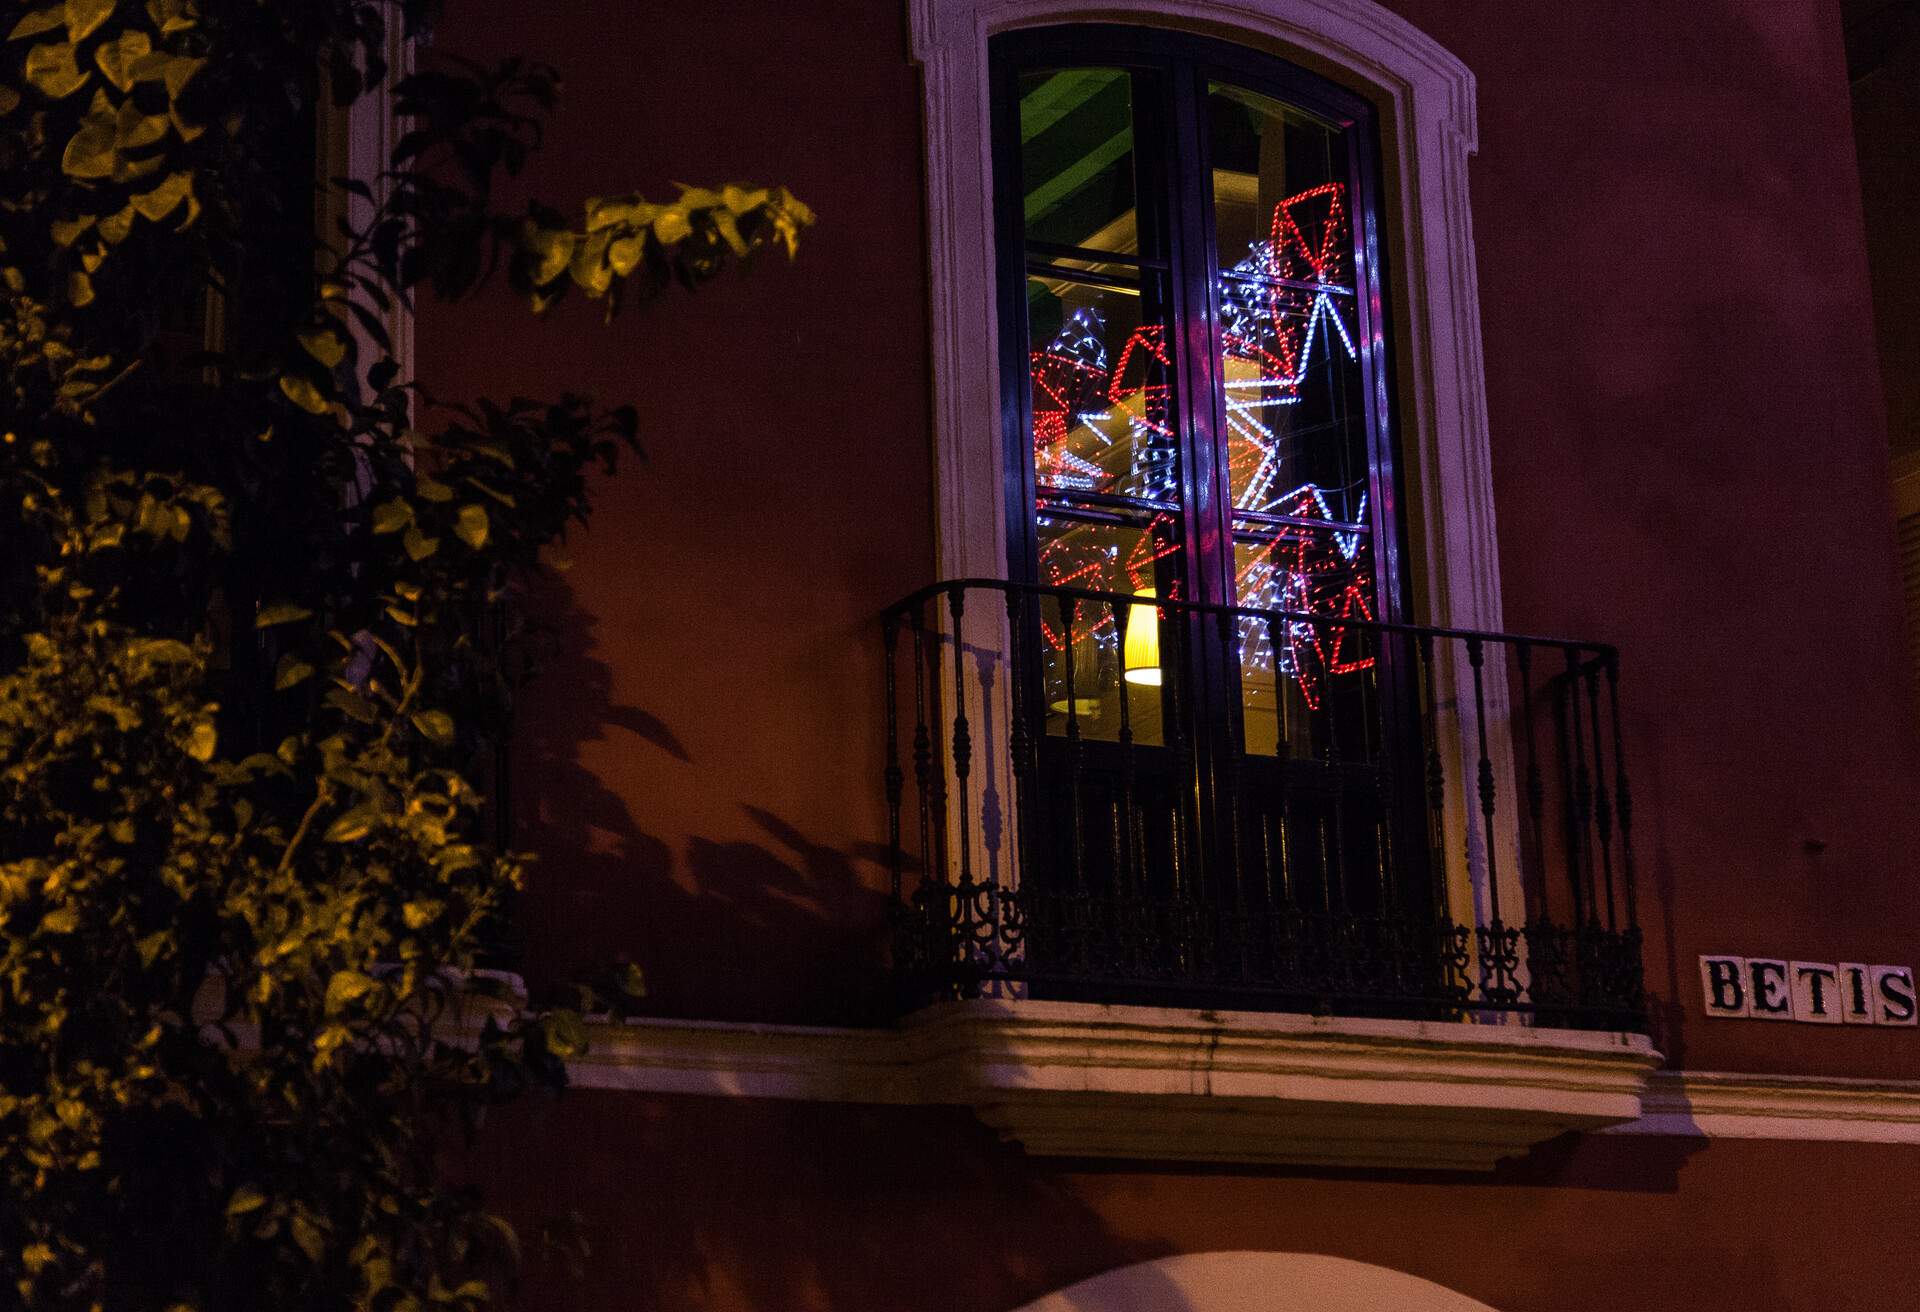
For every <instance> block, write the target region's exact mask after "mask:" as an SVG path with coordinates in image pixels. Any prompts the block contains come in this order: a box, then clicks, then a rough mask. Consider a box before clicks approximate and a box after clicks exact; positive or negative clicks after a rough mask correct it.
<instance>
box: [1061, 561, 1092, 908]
mask: <svg viewBox="0 0 1920 1312" xmlns="http://www.w3.org/2000/svg"><path fill="white" fill-rule="evenodd" d="M1078 609H1079V603H1078V602H1077V601H1076V600H1075V599H1074V598H1072V597H1062V598H1061V599H1060V620H1061V623H1062V624H1063V625H1064V626H1065V630H1066V639H1065V643H1066V648H1065V656H1066V667H1067V814H1068V816H1069V817H1070V820H1069V829H1070V830H1071V842H1070V845H1069V850H1068V864H1069V867H1070V868H1071V870H1072V872H1073V887H1074V891H1075V892H1077V893H1085V892H1086V891H1087V867H1086V860H1085V855H1086V854H1085V842H1086V839H1085V822H1084V819H1083V817H1082V815H1081V813H1080V768H1081V747H1080V692H1079V689H1078V688H1077V687H1075V686H1074V677H1073V645H1074V642H1075V641H1076V639H1075V638H1074V634H1073V621H1074V617H1075V614H1076V612H1077V611H1078Z"/></svg>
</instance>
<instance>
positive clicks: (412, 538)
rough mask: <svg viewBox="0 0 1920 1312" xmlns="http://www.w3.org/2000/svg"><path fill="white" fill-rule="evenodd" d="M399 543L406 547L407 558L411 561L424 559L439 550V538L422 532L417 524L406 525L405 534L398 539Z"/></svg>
mask: <svg viewBox="0 0 1920 1312" xmlns="http://www.w3.org/2000/svg"><path fill="white" fill-rule="evenodd" d="M400 544H401V545H402V546H404V547H405V548H406V549H407V559H409V560H413V561H421V560H425V559H426V558H427V557H428V556H431V555H432V554H433V553H434V552H436V551H438V550H440V539H439V538H430V537H428V536H427V535H426V534H425V533H422V532H421V531H420V526H419V525H418V524H410V525H408V526H407V535H406V537H404V538H402V539H401V540H400Z"/></svg>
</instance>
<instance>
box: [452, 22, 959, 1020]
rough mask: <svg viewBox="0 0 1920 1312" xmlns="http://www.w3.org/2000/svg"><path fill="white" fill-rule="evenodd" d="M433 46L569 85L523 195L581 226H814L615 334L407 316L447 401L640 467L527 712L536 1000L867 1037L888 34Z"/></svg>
mask: <svg viewBox="0 0 1920 1312" xmlns="http://www.w3.org/2000/svg"><path fill="white" fill-rule="evenodd" d="M452 11H453V12H452V21H450V22H449V23H448V25H447V30H446V31H445V32H444V34H443V37H442V40H441V44H442V45H443V46H445V47H449V48H451V49H453V50H456V51H462V52H466V53H470V54H474V55H479V56H492V55H497V54H501V53H506V52H514V51H525V52H527V53H529V54H532V55H534V56H536V57H538V58H542V59H546V60H548V61H550V62H552V63H554V64H555V65H558V66H559V67H560V68H561V70H562V73H563V75H564V77H565V79H566V84H565V90H564V97H565V102H564V107H563V109H562V112H561V113H560V114H559V115H558V116H557V117H556V118H555V120H554V122H553V124H552V128H551V133H550V137H549V142H550V148H549V149H548V150H546V151H545V152H544V153H543V154H542V155H541V156H540V158H539V160H538V162H537V164H536V165H535V166H534V167H533V168H532V169H530V170H529V172H528V175H527V177H526V179H525V183H526V185H525V190H527V191H529V192H531V193H534V194H539V195H541V196H544V197H546V198H549V199H551V200H553V201H555V202H558V203H563V204H564V205H565V206H566V207H567V208H568V209H572V208H573V207H574V206H576V205H577V204H578V203H579V202H580V201H581V200H583V199H584V198H585V197H587V196H590V195H596V194H606V193H611V192H620V191H626V190H632V189H642V190H645V191H646V192H648V193H649V194H651V195H670V194H671V193H672V188H671V186H670V183H671V182H672V181H674V180H684V181H687V182H697V183H702V184H707V183H712V184H718V183H722V182H731V181H742V182H760V183H772V182H778V183H781V184H784V185H786V186H788V187H789V188H791V189H792V190H793V192H794V193H795V194H796V195H798V196H799V197H801V198H802V199H803V200H805V201H807V202H809V203H810V204H812V205H813V206H814V207H815V208H816V209H818V210H819V211H820V214H821V216H822V222H821V223H820V225H819V226H818V227H817V228H816V229H814V230H813V231H811V232H809V233H808V234H806V236H805V237H804V238H803V241H802V253H801V257H800V259H799V261H798V262H797V263H796V264H794V265H792V266H788V265H787V264H786V262H785V260H784V258H783V257H778V256H775V257H772V258H769V259H768V260H766V261H765V262H764V263H763V264H761V265H759V266H757V267H755V268H753V269H752V270H751V271H750V272H749V273H747V274H746V275H744V276H736V277H731V278H727V279H724V280H722V281H720V282H718V283H715V284H713V285H711V286H709V287H708V288H706V289H704V290H702V291H701V292H700V293H699V294H698V295H695V296H688V295H685V294H679V293H676V294H673V295H669V296H668V297H666V298H665V300H664V301H663V302H661V303H660V304H658V305H656V306H653V307H644V308H638V309H635V310H631V311H629V312H628V313H627V314H626V315H625V316H624V317H623V318H622V319H621V320H619V321H617V322H616V323H615V324H614V325H612V326H611V327H606V326H603V325H602V324H601V322H600V316H599V314H598V307H590V306H588V305H586V304H584V303H572V304H569V305H568V306H566V307H564V308H563V309H562V310H561V311H559V312H556V313H555V314H554V315H553V317H552V318H551V319H549V320H547V321H545V322H534V321H531V320H530V319H529V317H528V315H527V314H526V312H525V310H524V308H523V307H521V306H520V305H518V304H516V303H514V302H513V300H512V298H511V297H510V295H508V294H506V293H504V292H502V293H500V294H499V295H497V296H492V297H490V298H489V299H488V300H487V301H486V302H485V303H484V304H482V305H480V306H478V307H463V308H461V309H460V310H459V311H458V312H457V313H452V314H446V313H442V314H437V315H436V314H431V313H430V314H429V315H428V316H427V318H426V319H425V322H424V323H423V324H422V330H421V334H420V336H421V347H420V352H421V372H422V374H423V376H424V377H425V378H426V379H427V380H428V381H429V383H430V385H431V386H433V387H434V388H435V389H436V390H439V391H443V392H447V393H449V394H452V395H457V396H464V395H467V394H471V393H473V392H476V391H478V392H484V393H487V394H503V393H513V392H521V393H526V394H529V395H534V396H542V395H552V394H554V393H556V392H558V391H559V390H561V389H563V388H571V389H576V390H578V389H582V388H590V389H592V390H593V391H594V392H596V393H597V394H599V395H600V396H602V397H603V398H605V399H607V400H609V401H612V400H619V399H624V398H626V397H631V398H633V399H634V400H635V401H636V402H637V403H638V404H639V407H640V412H641V415H642V427H643V433H644V440H645V443H646V447H647V451H648V455H649V459H648V461H647V463H646V464H644V465H640V466H635V467H632V468H629V469H627V470H624V471H622V474H621V475H620V476H619V477H617V478H614V479H611V480H606V481H603V482H601V483H600V484H599V490H598V494H597V502H598V506H597V511H598V513H597V516H596V518H595V520H594V523H593V526H592V528H591V529H590V530H588V531H586V532H584V533H580V534H578V535H577V536H575V537H574V538H573V540H572V541H571V542H570V543H569V544H568V552H567V554H568V555H569V556H570V557H571V559H572V562H573V567H572V568H571V569H570V570H568V571H567V572H566V573H564V574H560V575H557V576H555V577H554V578H553V579H552V580H551V586H549V587H546V588H544V589H542V591H541V593H540V594H539V595H538V596H536V597H535V598H534V599H533V607H532V609H533V612H534V615H535V617H536V619H537V620H538V621H540V622H544V623H545V624H547V625H549V626H550V627H551V629H552V639H553V640H552V642H551V643H549V644H548V648H549V650H548V655H547V657H546V659H545V673H544V675H543V677H542V678H541V679H539V680H538V681H537V682H536V683H535V684H534V685H533V686H532V687H531V689H530V690H529V691H528V694H527V696H526V697H525V699H524V701H523V702H522V704H521V706H520V708H519V711H518V740H517V742H516V744H515V751H516V756H515V762H516V766H515V771H514V794H515V813H516V819H517V824H518V832H517V835H516V839H517V841H518V842H519V843H520V844H521V845H522V846H524V847H527V848H530V849H531V850H534V851H536V852H538V853H540V854H541V858H542V861H541V864H540V866H539V867H538V868H537V869H536V870H535V871H534V872H533V873H532V875H531V877H530V891H529V896H528V898H527V905H526V908H525V922H524V923H525V933H526V936H527V956H528V963H527V964H528V970H529V973H530V975H531V976H532V977H533V978H534V980H535V981H536V982H538V981H541V980H550V979H556V978H559V979H565V978H570V977H573V976H575V975H577V974H579V973H581V972H584V971H588V970H592V969H594V968H596V967H598V966H600V965H602V964H604V963H605V962H606V961H608V960H609V959H610V958H612V957H613V956H615V955H616V954H619V953H626V954H630V955H631V956H632V957H633V958H635V959H636V960H637V961H639V962H640V963H641V964H642V965H643V966H644V967H645V968H646V970H647V971H648V974H649V975H650V977H651V980H652V984H653V993H654V1001H655V1002H656V1003H657V1004H658V1005H659V1006H660V1007H661V1008H662V1009H663V1010H665V1011H668V1012H672V1013H677V1014H699V1015H711V1016H727V1017H765V1018H771V1019H779V1020H806V1019H826V1018H833V1019H845V1018H849V1017H859V1016H862V1015H866V1016H871V1015H873V1014H874V1008H875V1006H876V1005H877V990H878V989H879V987H880V975H879V970H878V963H879V960H880V942H879V939H880V934H879V931H880V928H881V924H882V901H881V889H882V887H883V876H882V867H881V864H880V863H879V861H877V860H876V859H875V854H876V849H877V848H878V845H879V844H880V843H881V841H882V840H883V839H884V836H885V811H884V807H883V804H882V798H881V792H880V775H881V762H880V751H881V742H880V736H879V733H878V729H877V726H876V721H875V717H876V716H877V715H878V713H879V710H878V708H879V706H880V700H881V699H880V680H881V675H880V659H879V652H880V640H879V625H878V620H877V616H878V614H879V611H880V609H881V607H882V606H884V605H885V604H887V603H888V602H890V601H893V600H895V599H897V598H899V597H901V596H904V595H905V594H906V593H908V592H910V591H912V590H913V589H914V588H916V587H919V586H920V585H921V584H923V583H925V582H927V581H928V575H929V570H930V568H931V556H932V540H931V536H930V530H929V522H930V521H929V510H928V500H929V497H930V495H931V475H930V472H929V468H930V464H929V461H930V455H929V438H928V421H927V406H928V402H927V388H928V384H927V374H926V369H927V364H926V314H925V309H924V306H925V304H926V301H927V288H926V274H925V260H924V258H923V255H922V237H921V230H922V223H921V200H920V193H921V181H920V163H919V160H920V144H919V142H920V129H919V120H918V117H917V110H916V108H915V106H916V103H917V100H916V95H917V93H916V90H915V83H914V74H913V70H912V69H911V67H910V66H909V65H908V63H907V61H906V57H905V54H904V50H905V34H904V15H903V14H902V13H900V12H898V11H896V9H895V8H894V7H893V6H891V5H866V6H850V5H848V4H846V3H835V2H834V0H778V3H773V2H771V0H767V2H764V3H760V2H756V3H742V2H740V0H725V2H723V3H718V4H712V5H679V6H668V5H606V4H597V3H589V2H588V0H555V2H554V3H542V4H540V5H536V6H528V5H522V4H509V3H505V2H504V0H465V2H464V3H460V4H456V5H454V6H452Z"/></svg>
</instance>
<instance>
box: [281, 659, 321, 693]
mask: <svg viewBox="0 0 1920 1312" xmlns="http://www.w3.org/2000/svg"><path fill="white" fill-rule="evenodd" d="M312 674H313V666H311V665H309V664H307V663H306V662H305V661H303V660H301V659H300V658H299V657H298V656H295V655H294V654H293V653H292V652H288V653H287V654H286V655H284V656H282V657H281V658H280V663H279V665H278V666H277V667H275V669H274V672H273V690H274V691H275V692H285V691H286V690H287V689H289V688H291V687H293V686H294V685H295V684H297V683H300V682H302V681H303V680H305V679H307V678H308V677H310V676H311V675H312Z"/></svg>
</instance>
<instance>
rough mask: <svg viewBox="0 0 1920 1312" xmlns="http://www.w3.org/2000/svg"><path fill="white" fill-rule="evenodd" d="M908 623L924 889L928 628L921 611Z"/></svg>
mask: <svg viewBox="0 0 1920 1312" xmlns="http://www.w3.org/2000/svg"><path fill="white" fill-rule="evenodd" d="M909 623H910V625H911V627H912V629H913V784H914V797H915V800H916V801H917V802H918V803H919V806H920V879H921V881H922V886H923V888H924V886H925V884H926V883H927V882H928V881H930V880H932V879H933V877H934V858H933V735H932V731H931V730H930V729H929V728H928V727H927V678H926V675H927V624H926V617H925V615H924V614H923V613H922V612H921V609H920V607H918V606H915V607H914V608H913V610H912V611H911V612H910V613H909ZM930 896H931V895H930V894H929V897H930ZM929 909H931V908H929Z"/></svg>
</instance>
